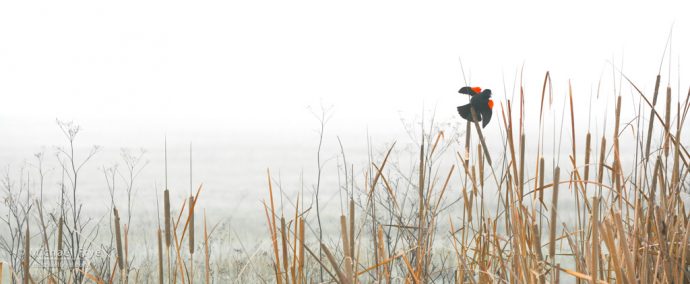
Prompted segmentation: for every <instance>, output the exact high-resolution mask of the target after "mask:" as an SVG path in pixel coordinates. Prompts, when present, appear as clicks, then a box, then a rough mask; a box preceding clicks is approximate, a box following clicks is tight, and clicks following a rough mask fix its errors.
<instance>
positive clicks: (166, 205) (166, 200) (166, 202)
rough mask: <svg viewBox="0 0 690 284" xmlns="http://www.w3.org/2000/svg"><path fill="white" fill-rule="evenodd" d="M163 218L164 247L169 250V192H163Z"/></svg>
mask: <svg viewBox="0 0 690 284" xmlns="http://www.w3.org/2000/svg"><path fill="white" fill-rule="evenodd" d="M163 216H164V218H165V246H166V247H167V248H170V220H171V219H170V191H169V190H168V189H166V190H164V191H163Z"/></svg>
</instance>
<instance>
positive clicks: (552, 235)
mask: <svg viewBox="0 0 690 284" xmlns="http://www.w3.org/2000/svg"><path fill="white" fill-rule="evenodd" d="M560 174H561V168H560V167H556V170H554V172H553V195H552V197H551V224H550V225H551V226H550V228H549V259H550V260H551V267H556V224H557V223H558V221H557V218H558V215H557V212H558V183H559V181H560ZM556 275H558V271H556V269H553V270H552V276H551V277H552V278H551V279H552V280H555V279H556Z"/></svg>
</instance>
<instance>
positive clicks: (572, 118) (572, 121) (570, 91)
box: [568, 80, 577, 164]
mask: <svg viewBox="0 0 690 284" xmlns="http://www.w3.org/2000/svg"><path fill="white" fill-rule="evenodd" d="M568 97H569V98H570V131H571V141H572V146H573V159H575V161H576V163H575V164H577V153H576V149H577V147H576V145H575V141H577V139H575V110H574V107H573V87H572V85H571V84H570V80H568Z"/></svg>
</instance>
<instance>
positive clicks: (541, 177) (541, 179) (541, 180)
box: [539, 157, 544, 204]
mask: <svg viewBox="0 0 690 284" xmlns="http://www.w3.org/2000/svg"><path fill="white" fill-rule="evenodd" d="M539 202H541V204H544V157H541V158H539Z"/></svg>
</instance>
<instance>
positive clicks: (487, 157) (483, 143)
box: [468, 107, 492, 166]
mask: <svg viewBox="0 0 690 284" xmlns="http://www.w3.org/2000/svg"><path fill="white" fill-rule="evenodd" d="M470 111H471V112H472V117H473V118H474V119H473V120H474V128H475V129H476V130H477V136H479V141H480V142H482V148H483V149H484V154H486V161H487V162H489V166H490V165H491V164H492V163H491V154H490V153H489V148H488V147H486V141H485V140H484V134H483V133H482V128H481V127H479V122H477V121H478V119H477V113H476V112H475V111H474V108H472V107H471V108H470ZM468 157H469V151H468Z"/></svg>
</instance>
